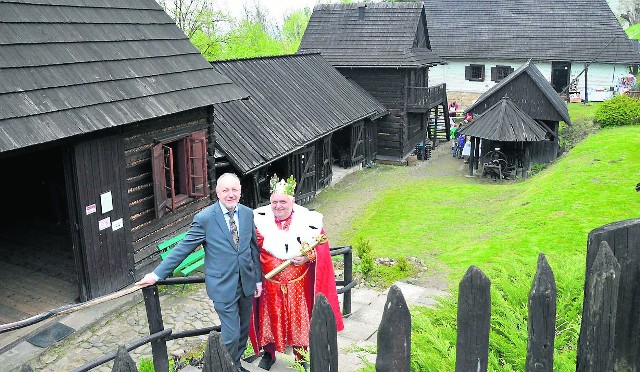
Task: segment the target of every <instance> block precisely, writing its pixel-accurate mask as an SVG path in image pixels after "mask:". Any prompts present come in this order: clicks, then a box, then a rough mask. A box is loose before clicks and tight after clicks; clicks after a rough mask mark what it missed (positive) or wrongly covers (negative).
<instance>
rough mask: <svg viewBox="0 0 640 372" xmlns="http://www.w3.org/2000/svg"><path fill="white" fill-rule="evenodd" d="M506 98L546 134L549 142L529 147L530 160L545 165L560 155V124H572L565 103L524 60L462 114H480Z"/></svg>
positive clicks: (531, 65)
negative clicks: (535, 122) (536, 123)
mask: <svg viewBox="0 0 640 372" xmlns="http://www.w3.org/2000/svg"><path fill="white" fill-rule="evenodd" d="M505 96H507V97H509V99H510V100H511V101H512V102H513V103H514V104H516V105H517V106H518V107H519V108H520V109H521V110H522V111H523V112H525V113H526V114H527V115H528V116H529V117H531V118H532V119H534V120H536V121H537V122H538V123H539V124H540V125H541V126H542V127H543V128H545V130H546V131H547V138H548V139H549V140H548V141H544V142H538V143H536V144H534V145H533V146H531V149H530V150H531V154H530V155H531V161H532V162H534V163H548V162H550V161H553V160H555V159H556V157H557V156H558V152H559V144H558V130H559V126H560V121H564V122H565V123H567V124H568V125H571V119H570V118H569V109H568V108H567V104H566V102H565V101H563V100H562V98H561V97H560V95H559V94H558V93H557V92H556V91H555V90H554V89H553V87H552V86H551V84H550V83H549V82H548V81H547V80H546V79H545V77H544V76H543V75H542V73H541V72H540V70H538V68H537V67H536V65H535V64H533V63H532V62H531V61H527V62H526V63H525V64H523V65H522V66H520V67H518V69H517V70H515V71H513V72H512V73H511V74H509V75H508V76H507V77H506V78H504V79H503V80H502V81H500V83H498V84H496V85H494V86H493V87H491V88H490V89H489V90H487V91H486V92H485V93H484V94H482V95H481V96H480V97H479V98H478V99H477V100H476V101H475V102H474V103H473V104H472V105H471V106H469V107H467V109H466V110H465V111H466V112H472V113H474V114H482V113H484V112H485V111H487V110H488V109H489V108H490V107H492V106H493V105H495V103H497V102H498V101H500V100H501V99H502V98H503V97H505Z"/></svg>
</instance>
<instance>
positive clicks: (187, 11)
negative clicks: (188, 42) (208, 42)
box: [156, 0, 229, 38]
mask: <svg viewBox="0 0 640 372" xmlns="http://www.w3.org/2000/svg"><path fill="white" fill-rule="evenodd" d="M156 1H158V4H160V6H162V8H163V9H164V10H165V12H167V13H168V14H169V15H170V16H171V17H172V18H173V19H174V20H175V22H176V24H177V25H178V27H180V29H182V31H184V33H185V34H187V36H188V37H189V38H191V37H192V36H193V35H195V34H196V33H197V32H199V31H200V32H204V33H206V34H209V35H213V34H215V32H216V26H218V24H219V23H221V22H229V17H228V16H227V15H226V14H224V13H223V12H220V11H217V10H215V8H214V4H215V0H156Z"/></svg>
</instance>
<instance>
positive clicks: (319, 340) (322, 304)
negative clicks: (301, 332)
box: [309, 294, 338, 372]
mask: <svg viewBox="0 0 640 372" xmlns="http://www.w3.org/2000/svg"><path fill="white" fill-rule="evenodd" d="M309 360H310V364H311V365H310V367H311V370H312V371H327V372H337V371H338V333H337V331H336V318H335V315H334V314H333V310H332V309H331V305H329V301H327V298H326V297H325V296H324V295H323V294H319V295H318V297H316V302H315V304H314V306H313V314H312V315H311V330H310V332H309Z"/></svg>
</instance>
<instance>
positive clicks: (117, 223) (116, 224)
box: [111, 218, 122, 231]
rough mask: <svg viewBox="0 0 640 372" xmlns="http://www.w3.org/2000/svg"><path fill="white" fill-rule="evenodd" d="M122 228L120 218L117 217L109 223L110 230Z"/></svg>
mask: <svg viewBox="0 0 640 372" xmlns="http://www.w3.org/2000/svg"><path fill="white" fill-rule="evenodd" d="M121 228H122V218H118V219H117V220H115V221H113V223H112V224H111V230H113V231H116V230H119V229H121Z"/></svg>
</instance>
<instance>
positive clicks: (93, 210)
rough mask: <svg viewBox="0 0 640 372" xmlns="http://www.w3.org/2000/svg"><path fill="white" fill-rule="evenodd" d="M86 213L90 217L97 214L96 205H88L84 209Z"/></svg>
mask: <svg viewBox="0 0 640 372" xmlns="http://www.w3.org/2000/svg"><path fill="white" fill-rule="evenodd" d="M84 211H85V213H86V214H87V216H88V215H90V214H91V213H96V205H95V204H91V205H87V206H86V207H84Z"/></svg>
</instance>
